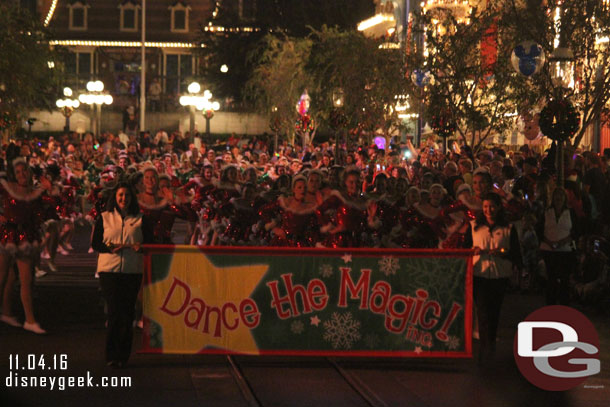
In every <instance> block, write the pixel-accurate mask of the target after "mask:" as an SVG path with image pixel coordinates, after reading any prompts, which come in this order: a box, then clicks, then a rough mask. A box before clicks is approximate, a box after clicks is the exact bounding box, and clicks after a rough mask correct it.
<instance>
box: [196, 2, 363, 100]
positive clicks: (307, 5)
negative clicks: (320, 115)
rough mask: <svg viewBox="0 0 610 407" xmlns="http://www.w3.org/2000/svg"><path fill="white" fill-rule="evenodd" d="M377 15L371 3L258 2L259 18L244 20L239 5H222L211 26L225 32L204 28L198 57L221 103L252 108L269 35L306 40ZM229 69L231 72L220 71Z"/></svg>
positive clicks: (349, 26)
mask: <svg viewBox="0 0 610 407" xmlns="http://www.w3.org/2000/svg"><path fill="white" fill-rule="evenodd" d="M373 10H374V7H373V2H372V1H371V0H334V1H326V0H307V1H293V0H257V1H256V13H255V16H254V17H255V18H254V19H253V20H250V19H247V18H240V17H239V14H238V9H237V6H236V4H235V2H229V1H224V2H219V3H218V5H217V9H216V12H215V14H214V17H213V18H212V19H211V20H210V21H206V22H205V24H208V23H212V24H213V25H214V26H222V27H224V31H220V32H219V31H211V30H206V29H205V27H206V26H203V27H202V29H201V33H200V35H199V38H198V42H199V43H200V44H201V45H203V47H198V48H197V49H196V51H195V52H196V53H197V54H198V55H199V56H200V57H201V58H202V61H203V64H202V67H203V69H202V75H203V78H204V80H205V81H206V83H208V84H209V86H210V88H211V89H212V91H213V92H214V94H215V95H216V96H217V97H222V98H227V99H232V100H233V101H234V104H235V105H236V106H238V107H241V108H250V107H251V104H250V103H251V101H250V100H248V98H247V97H246V95H244V92H243V91H244V89H245V84H246V82H247V80H248V78H249V77H250V74H251V72H252V71H253V69H254V65H253V63H254V61H257V60H258V58H259V56H258V55H255V53H256V52H257V50H260V49H261V48H260V47H259V44H260V43H261V40H262V38H263V37H264V36H265V35H267V34H269V33H279V34H281V35H285V36H287V37H291V38H305V37H307V36H308V35H309V34H310V33H311V29H312V28H313V29H321V27H323V26H324V25H329V26H338V27H341V28H343V29H345V30H348V29H353V28H354V27H355V26H356V24H357V23H358V21H361V20H362V19H364V18H366V17H367V16H369V15H370V14H372V12H373ZM244 28H248V31H244ZM250 29H252V31H250ZM263 44H267V42H266V41H265V42H263ZM223 65H227V67H228V71H227V72H221V71H220V67H221V66H223Z"/></svg>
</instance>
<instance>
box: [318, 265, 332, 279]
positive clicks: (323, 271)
mask: <svg viewBox="0 0 610 407" xmlns="http://www.w3.org/2000/svg"><path fill="white" fill-rule="evenodd" d="M320 275H321V276H322V277H324V278H328V277H332V275H333V266H331V265H330V264H322V265H321V266H320Z"/></svg>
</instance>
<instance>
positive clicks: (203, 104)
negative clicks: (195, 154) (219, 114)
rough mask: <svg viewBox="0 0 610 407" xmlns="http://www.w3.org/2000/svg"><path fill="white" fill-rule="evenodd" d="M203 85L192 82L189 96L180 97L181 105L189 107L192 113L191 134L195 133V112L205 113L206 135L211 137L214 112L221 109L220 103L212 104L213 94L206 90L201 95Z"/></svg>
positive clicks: (189, 87)
mask: <svg viewBox="0 0 610 407" xmlns="http://www.w3.org/2000/svg"><path fill="white" fill-rule="evenodd" d="M200 91H201V85H199V84H198V83H197V82H192V83H191V84H190V85H189V86H188V92H189V94H188V95H183V96H180V104H181V105H182V106H188V107H189V113H190V133H191V136H192V135H193V134H194V132H195V110H201V111H203V117H204V118H205V123H206V134H207V135H208V136H209V135H210V120H211V119H212V117H214V111H216V110H219V109H220V103H218V102H212V100H211V99H212V92H210V91H209V90H207V89H206V90H204V91H203V95H201V94H199V92H200Z"/></svg>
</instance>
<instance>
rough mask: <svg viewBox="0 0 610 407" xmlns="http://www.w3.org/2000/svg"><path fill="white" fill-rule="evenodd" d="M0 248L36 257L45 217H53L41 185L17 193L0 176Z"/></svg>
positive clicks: (53, 213) (1, 250) (21, 255)
mask: <svg viewBox="0 0 610 407" xmlns="http://www.w3.org/2000/svg"><path fill="white" fill-rule="evenodd" d="M0 200H1V201H2V210H3V213H2V215H1V216H0V252H7V253H9V254H10V255H17V256H19V257H33V258H35V257H37V256H38V247H39V245H40V241H41V238H42V234H41V226H42V224H43V223H44V221H45V220H47V219H50V218H56V217H57V215H56V213H55V212H54V211H53V208H52V202H51V201H50V200H49V197H48V195H46V194H45V191H44V190H43V189H42V188H36V189H34V190H33V191H31V192H30V193H29V194H27V195H21V194H19V193H18V192H17V191H14V190H13V188H11V185H10V184H9V183H8V182H7V181H5V180H0Z"/></svg>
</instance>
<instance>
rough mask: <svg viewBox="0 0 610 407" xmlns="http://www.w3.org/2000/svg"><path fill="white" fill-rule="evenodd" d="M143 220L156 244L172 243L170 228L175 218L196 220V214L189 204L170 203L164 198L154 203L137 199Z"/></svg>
mask: <svg viewBox="0 0 610 407" xmlns="http://www.w3.org/2000/svg"><path fill="white" fill-rule="evenodd" d="M139 204H140V210H141V211H142V214H143V215H144V221H145V222H148V227H149V228H150V230H152V231H153V240H154V242H155V243H156V244H173V241H172V228H173V227H174V221H175V220H176V218H180V219H187V220H192V221H195V220H196V215H195V214H194V212H193V211H192V210H190V204H180V203H174V204H170V203H168V202H167V201H166V200H165V199H164V200H162V201H161V202H159V203H158V204H156V205H148V204H145V203H143V202H142V201H139Z"/></svg>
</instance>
